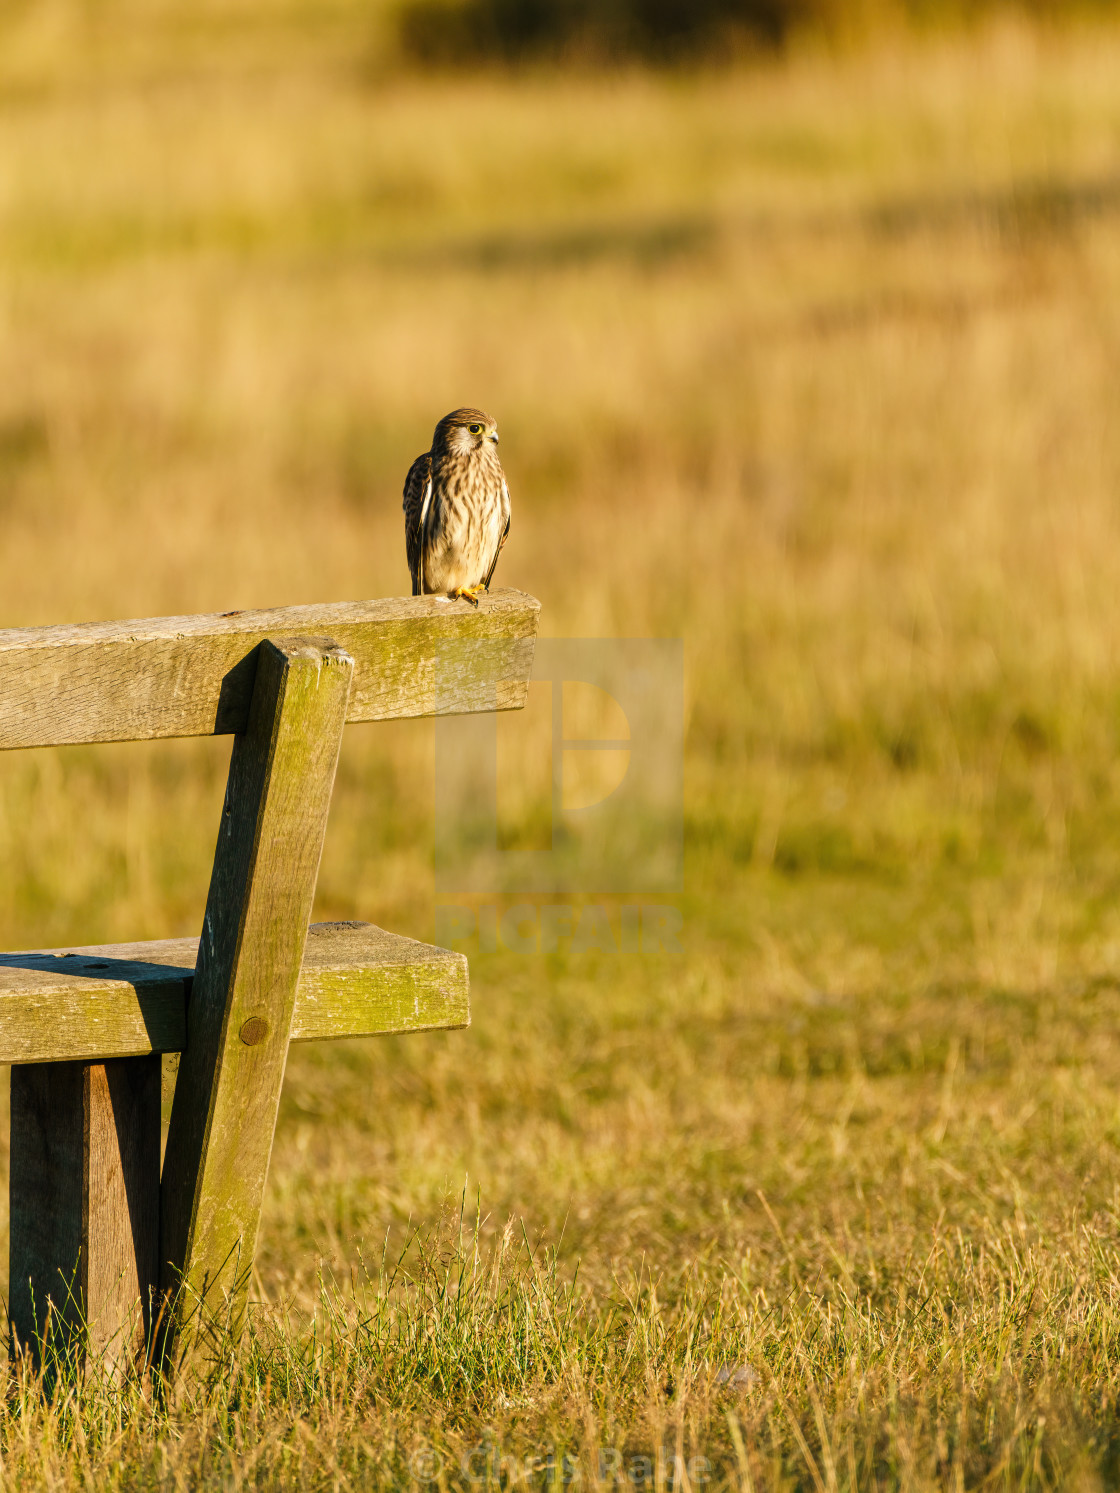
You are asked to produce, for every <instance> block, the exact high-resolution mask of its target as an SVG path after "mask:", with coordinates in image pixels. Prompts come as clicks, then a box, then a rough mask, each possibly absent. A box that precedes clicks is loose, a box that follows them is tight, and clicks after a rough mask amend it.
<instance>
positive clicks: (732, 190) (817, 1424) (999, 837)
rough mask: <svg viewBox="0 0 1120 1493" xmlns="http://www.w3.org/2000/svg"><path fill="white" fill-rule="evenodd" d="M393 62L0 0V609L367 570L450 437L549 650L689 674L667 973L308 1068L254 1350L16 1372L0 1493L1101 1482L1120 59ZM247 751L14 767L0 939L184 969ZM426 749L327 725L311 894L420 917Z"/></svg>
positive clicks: (26, 610)
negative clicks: (233, 783) (50, 1384)
mask: <svg viewBox="0 0 1120 1493" xmlns="http://www.w3.org/2000/svg"><path fill="white" fill-rule="evenodd" d="M375 19H376V17H373V18H372V19H371V15H370V14H369V13H367V12H366V11H364V10H363V9H362V8H360V7H359V6H357V4H356V3H355V4H353V5H352V4H350V3H349V0H337V3H335V4H333V5H331V6H323V7H307V8H303V7H301V6H299V5H295V4H292V5H281V4H279V3H275V4H273V5H271V6H268V5H266V4H265V3H264V0H243V3H241V4H240V5H238V6H230V7H216V6H210V7H206V8H204V9H202V10H199V9H198V8H197V7H194V8H192V10H191V11H190V12H187V11H186V9H185V8H184V9H182V10H180V9H178V8H177V7H176V6H175V5H174V4H171V3H166V4H163V5H160V6H158V7H155V6H150V5H144V6H137V5H126V4H125V3H123V0H119V3H118V0H115V3H113V4H111V5H106V6H102V7H96V8H94V7H89V8H87V7H81V6H77V5H73V6H71V5H65V4H62V3H57V4H49V5H43V6H35V7H26V8H23V9H19V8H17V9H15V10H12V11H10V12H4V14H3V19H2V22H0V25H2V34H0V507H2V514H3V535H4V546H3V549H4V561H5V566H4V574H5V586H4V590H3V598H2V605H0V624H2V625H18V624H25V623H35V622H51V621H64V620H80V619H92V618H97V617H111V616H128V615H143V614H147V613H162V612H169V611H174V610H183V611H187V610H202V609H209V608H228V607H234V606H248V605H255V604H262V605H264V604H282V603H287V602H299V601H311V600H317V599H338V598H347V597H358V596H370V595H379V594H399V593H400V592H401V591H402V590H404V588H405V581H406V572H405V567H404V563H403V557H402V553H401V551H402V545H401V536H400V518H399V498H398V493H399V487H400V482H401V479H402V477H403V473H404V471H405V469H406V467H407V464H408V461H409V460H410V459H411V457H412V456H413V455H415V453H416V452H417V451H418V450H420V449H422V448H423V445H424V443H425V441H426V440H427V437H428V435H429V433H430V429H431V426H432V424H433V423H434V420H435V418H436V417H437V416H438V415H439V414H441V413H442V412H443V411H444V410H445V409H447V408H450V407H452V406H453V405H455V404H458V403H462V402H465V401H469V402H472V403H479V404H482V405H483V406H485V407H488V408H490V409H492V410H494V411H495V412H496V413H497V414H498V416H499V417H500V419H501V423H502V430H503V453H504V459H505V462H506V467H507V470H508V472H509V475H510V480H511V486H512V487H513V489H514V501H515V522H514V530H513V534H512V538H511V543H510V545H509V547H508V548H507V551H506V554H505V556H504V557H503V561H502V566H501V570H500V572H499V578H500V580H501V581H502V582H503V583H504V584H508V585H516V586H521V587H523V588H524V589H526V590H529V591H531V592H533V593H535V594H536V595H538V596H539V597H540V598H541V599H542V602H543V604H544V611H543V619H544V631H545V632H546V633H549V634H552V635H556V636H565V635H575V636H578V635H581V634H586V635H600V636H614V635H624V636H625V635H631V636H642V635H655V636H682V637H683V638H684V639H685V652H686V670H687V712H688V721H687V725H688V731H687V760H686V806H685V810H686V891H685V895H684V896H683V898H682V899H681V906H682V908H683V910H684V911H685V915H686V924H685V934H684V941H685V949H686V952H685V954H684V955H682V956H679V957H668V956H666V957H664V958H661V959H654V958H648V957H647V958H629V959H618V960H610V959H607V958H605V957H602V956H591V955H589V956H582V957H577V956H574V955H571V954H567V955H565V954H559V955H553V956H547V957H541V958H539V959H528V958H514V957H513V956H509V955H503V956H499V955H475V956H472V979H473V992H474V994H473V1000H474V1011H475V1018H474V1026H473V1027H472V1029H471V1031H470V1032H469V1033H463V1034H452V1035H449V1036H447V1037H423V1038H414V1039H407V1040H396V1041H388V1040H387V1041H385V1042H381V1043H367V1044H364V1045H349V1046H343V1047H340V1048H335V1049H328V1048H322V1049H317V1050H303V1051H299V1052H297V1053H295V1054H293V1057H292V1061H291V1063H290V1065H289V1074H288V1080H287V1084H286V1089H285V1096H284V1101H283V1107H282V1113H281V1119H280V1125H279V1129H278V1133H277V1139H276V1147H275V1152H274V1157H273V1165H272V1173H271V1178H270V1187H269V1194H268V1199H267V1204H266V1214H265V1220H264V1227H263V1234H262V1243H261V1250H260V1258H259V1271H258V1277H259V1279H258V1294H259V1298H260V1300H261V1302H262V1305H261V1307H260V1310H259V1312H258V1314H257V1317H256V1320H255V1328H254V1336H253V1339H252V1341H251V1342H250V1343H249V1344H248V1345H247V1346H246V1348H245V1349H244V1350H243V1352H242V1353H241V1355H240V1357H239V1358H238V1359H237V1362H236V1366H235V1367H236V1372H232V1371H231V1372H230V1373H226V1374H223V1375H221V1376H220V1377H219V1378H218V1379H217V1380H215V1381H214V1382H213V1383H211V1384H209V1385H203V1386H198V1385H196V1386H193V1387H192V1386H190V1385H189V1384H187V1385H184V1386H183V1387H181V1389H180V1391H179V1393H180V1395H181V1398H180V1399H178V1400H175V1401H173V1402H172V1403H171V1404H170V1405H169V1406H166V1407H162V1408H161V1407H159V1406H151V1405H149V1404H147V1403H146V1402H144V1401H143V1400H142V1399H141V1398H140V1397H139V1396H138V1395H131V1396H130V1395H127V1394H126V1395H123V1396H122V1395H116V1394H114V1393H111V1392H108V1391H101V1390H99V1389H98V1388H97V1386H96V1385H88V1386H86V1387H85V1388H84V1389H83V1390H82V1391H81V1392H80V1393H77V1394H75V1395H71V1396H70V1397H69V1398H68V1397H67V1396H66V1395H59V1396H58V1397H56V1398H55V1399H54V1400H53V1401H48V1402H44V1401H43V1400H42V1399H41V1398H40V1397H39V1396H38V1394H37V1391H36V1388H35V1386H33V1385H28V1384H23V1385H20V1384H19V1383H16V1382H14V1381H12V1382H11V1383H10V1385H9V1389H10V1394H9V1400H8V1409H7V1410H6V1411H4V1412H0V1482H4V1483H10V1484H13V1485H14V1484H15V1483H16V1482H19V1483H20V1484H21V1486H22V1485H24V1484H31V1483H36V1482H38V1483H42V1484H43V1485H49V1486H52V1487H57V1486H70V1485H71V1484H75V1485H76V1484H78V1483H79V1482H85V1483H89V1484H94V1485H97V1486H99V1487H100V1486H120V1487H130V1488H131V1487H137V1486H147V1485H151V1486H159V1487H178V1486H188V1485H195V1484H198V1485H203V1484H205V1485H207V1486H210V1485H212V1486H223V1487H226V1486H229V1487H234V1486H236V1487H246V1486H273V1485H277V1484H281V1483H290V1484H292V1485H296V1486H306V1487H320V1486H322V1487H338V1486H343V1485H347V1486H349V1485H355V1486H358V1485H361V1486H366V1485H369V1486H374V1485H401V1486H410V1485H413V1484H415V1483H416V1482H418V1481H421V1482H422V1481H423V1477H422V1476H421V1475H422V1474H424V1475H426V1474H427V1473H428V1472H434V1471H435V1470H436V1469H437V1468H438V1469H439V1475H438V1481H439V1482H440V1484H441V1485H442V1486H459V1485H469V1484H471V1481H472V1478H474V1479H475V1480H476V1482H477V1483H479V1484H481V1483H484V1482H486V1480H487V1479H489V1480H490V1481H491V1482H496V1481H498V1480H499V1478H498V1474H499V1473H502V1474H503V1475H504V1477H505V1481H506V1485H507V1486H508V1485H510V1483H511V1481H513V1482H516V1481H517V1479H518V1478H520V1479H521V1481H522V1482H524V1483H526V1484H531V1485H536V1486H540V1485H542V1484H543V1483H544V1482H547V1481H548V1480H549V1477H550V1476H551V1478H552V1480H553V1481H556V1480H557V1479H558V1478H559V1477H560V1476H561V1475H562V1473H563V1471H564V1468H563V1465H562V1464H560V1465H559V1467H556V1466H554V1467H553V1472H552V1473H551V1474H550V1473H549V1464H548V1463H547V1460H545V1461H543V1462H540V1463H535V1462H533V1461H532V1460H531V1459H533V1458H541V1459H547V1458H548V1456H550V1455H552V1456H554V1457H555V1458H561V1457H562V1456H563V1455H565V1454H567V1455H568V1456H569V1457H570V1458H573V1459H575V1460H574V1462H572V1463H569V1464H568V1471H569V1472H571V1470H572V1467H573V1466H578V1467H579V1469H580V1472H581V1476H582V1479H583V1482H584V1484H585V1485H589V1484H591V1483H594V1482H595V1481H596V1480H598V1481H599V1482H600V1484H602V1485H609V1484H611V1483H612V1481H614V1478H613V1474H612V1468H614V1467H615V1463H614V1462H613V1460H612V1457H611V1449H617V1450H618V1451H619V1452H620V1454H624V1457H625V1460H624V1462H623V1463H622V1464H621V1470H622V1472H623V1473H625V1474H627V1475H629V1474H634V1475H635V1478H636V1475H637V1474H638V1473H640V1472H641V1471H642V1464H641V1463H640V1462H632V1461H631V1459H632V1458H635V1457H637V1458H641V1457H643V1456H644V1457H649V1458H651V1459H653V1460H652V1465H651V1474H650V1478H649V1479H647V1481H649V1483H650V1486H651V1487H652V1486H653V1485H654V1484H656V1485H657V1486H659V1487H665V1486H666V1485H667V1482H668V1481H669V1480H673V1481H674V1483H675V1486H677V1487H678V1488H680V1489H682V1490H684V1493H688V1489H689V1487H690V1486H692V1487H696V1486H699V1484H700V1482H701V1481H702V1479H703V1477H704V1476H706V1475H707V1474H706V1473H705V1468H704V1466H703V1464H701V1463H699V1462H696V1461H695V1460H694V1459H696V1458H699V1457H706V1458H707V1459H708V1460H709V1462H710V1463H711V1478H712V1481H713V1485H715V1484H717V1483H729V1484H734V1485H735V1486H738V1487H742V1488H748V1487H753V1488H759V1489H760V1488H782V1487H806V1488H809V1487H813V1488H818V1489H821V1488H833V1487H867V1486H871V1485H872V1484H873V1483H877V1484H879V1485H882V1486H895V1485H899V1486H907V1487H914V1488H925V1487H942V1486H944V1487H963V1486H978V1485H980V1484H984V1483H991V1484H992V1485H999V1486H1001V1487H1002V1486H1006V1487H1010V1486H1016V1487H1041V1486H1053V1485H1057V1484H1059V1483H1060V1484H1062V1485H1064V1486H1085V1487H1092V1486H1098V1485H1105V1484H1108V1483H1110V1482H1112V1481H1113V1480H1114V1479H1115V1477H1116V1470H1117V1466H1118V1462H1120V1442H1118V1440H1117V1435H1116V1425H1117V1419H1116V1417H1117V1404H1118V1393H1120V1383H1118V1381H1117V1371H1116V1363H1117V1358H1118V1351H1120V1342H1118V1336H1120V1312H1118V1307H1117V1300H1118V1290H1120V1277H1118V1272H1117V1253H1116V1251H1117V1243H1118V1234H1120V1215H1118V1207H1120V1200H1118V1190H1117V1189H1118V1182H1120V1158H1118V1153H1117V1147H1118V1144H1120V1127H1118V1110H1117V1100H1116V1094H1117V1087H1118V1083H1120V1052H1118V1050H1117V1047H1116V1042H1115V1036H1114V1033H1115V1024H1116V1019H1117V1016H1118V1015H1120V910H1118V908H1120V902H1118V892H1120V812H1118V809H1117V805H1118V802H1120V774H1118V771H1117V768H1116V760H1117V738H1118V735H1120V422H1118V420H1117V414H1116V411H1117V395H1116V391H1117V385H1118V378H1120V89H1117V87H1116V78H1117V76H1118V75H1120V33H1117V32H1115V31H1107V30H1095V31H1094V30H1089V29H1083V30H1080V31H1072V30H1071V31H1067V32H1062V33H1043V32H1031V31H1028V30H1024V29H1021V28H1016V27H1013V26H997V27H995V28H993V29H991V30H989V31H986V32H984V33H982V34H979V35H977V36H974V37H973V38H971V39H970V40H969V41H967V42H963V41H957V42H954V41H943V42H940V43H937V44H934V43H932V42H930V43H927V44H926V45H925V46H923V47H921V48H917V47H914V46H911V45H909V44H904V43H901V42H899V43H894V44H891V45H890V46H884V47H882V48H879V49H877V50H871V51H868V52H864V53H860V54H857V55H851V56H846V57H842V58H839V59H836V58H831V59H830V58H828V57H824V56H813V55H804V56H799V57H795V58H793V59H791V60H789V61H788V62H786V63H783V64H780V65H774V66H773V67H771V68H769V69H758V70H755V71H745V72H744V71H736V72H732V73H723V74H720V73H716V74H712V75H706V76H705V75H698V76H687V77H651V76H644V75H641V74H621V75H599V76H594V77H588V78H582V79H581V78H571V77H567V78H565V77H555V76H550V75H538V76H534V77H532V78H529V79H524V80H517V79H508V78H507V79H499V78H483V79H478V80H470V79H467V80H462V79H460V80H457V81H454V82H451V81H447V80H441V81H437V82H425V81H423V80H418V79H397V78H395V77H394V76H393V75H392V74H391V73H390V72H389V71H388V70H387V68H386V66H385V65H384V64H383V63H381V62H379V61H378V57H379V54H378V51H377V34H376V26H375V24H374V21H375ZM227 750H228V744H224V743H221V742H218V743H171V744H166V745H160V746H158V747H116V748H110V749H105V750H101V749H89V750H68V751H59V752H56V753H35V754H12V755H10V756H7V757H5V758H3V759H2V760H0V940H2V944H3V946H4V947H15V948H18V947H28V946H33V945H36V944H58V943H62V942H66V941H69V940H79V939H80V940H81V941H82V942H90V941H94V940H98V939H113V938H125V937H130V938H136V937H154V936H157V935H169V934H178V933H188V932H192V931H194V930H195V929H196V928H197V924H198V920H199V918H200V915H201V907H202V900H203V897H204V895H205V888H206V880H207V873H208V867H209V861H210V856H211V852H212V835H213V829H214V825H215V824H216V821H217V813H218V807H219V801H220V795H221V790H222V783H223V780H224V770H225V760H226V754H227ZM431 761H432V758H431V734H430V729H429V728H428V727H427V726H425V725H423V724H409V725H401V726H399V727H392V728H377V729H373V728H362V729H355V730H354V731H352V732H351V733H350V734H349V736H348V739H347V743H346V746H345V749H344V761H343V765H342V769H341V775H340V783H339V789H338V793H337V797H336V802H335V807H334V810H333V815H332V823H331V828H330V831H329V836H328V845H327V850H326V854H325V860H324V865H323V872H322V877H321V882H320V893H319V901H318V909H317V911H318V914H319V915H320V916H360V917H368V918H371V919H374V920H376V921H378V922H381V923H384V924H385V925H387V926H389V927H392V928H394V929H398V930H400V931H402V932H410V933H414V934H416V935H418V936H421V937H425V936H426V937H430V936H431V933H432V919H433V911H432V904H433V878H432V869H431V850H430V847H431V840H432V809H431V770H432V768H431ZM464 1196H465V1199H466V1203H465V1207H466V1220H465V1223H464V1224H463V1225H462V1227H461V1228H460V1225H459V1221H458V1218H459V1208H460V1200H461V1199H462V1198H463V1197H464ZM476 1198H477V1199H480V1207H481V1214H480V1216H479V1217H478V1219H477V1228H476V1216H475V1212H476V1207H475V1200H476ZM412 1230H415V1231H417V1232H416V1234H415V1236H413V1235H412V1234H411V1233H410V1231H412ZM522 1230H524V1232H522ZM386 1237H388V1244H387V1246H385V1245H384V1241H385V1240H386ZM409 1238H412V1243H411V1245H410V1246H409V1248H408V1249H407V1251H406V1253H405V1264H404V1266H403V1267H402V1271H401V1272H398V1273H397V1274H396V1275H395V1276H393V1275H392V1265H393V1262H394V1260H395V1259H396V1258H397V1256H398V1254H399V1253H400V1252H401V1251H402V1250H404V1249H405V1245H406V1242H407V1241H408V1240H409ZM526 1241H527V1242H526ZM383 1246H384V1247H385V1250H386V1252H385V1255H384V1258H385V1261H386V1266H385V1270H386V1272H387V1273H385V1274H382V1273H381V1262H382V1259H383ZM3 1253H5V1254H6V1250H5V1251H3ZM321 1273H322V1280H323V1282H325V1284H324V1285H323V1287H322V1292H321V1287H320V1277H321ZM484 1442H485V1444H486V1445H487V1446H489V1447H490V1448H491V1452H490V1453H488V1454H486V1455H483V1454H481V1453H479V1452H478V1450H477V1448H478V1447H479V1446H480V1445H482V1444H483V1443H484ZM495 1448H496V1449H497V1451H496V1452H495V1451H494V1449H495ZM601 1452H603V1453H604V1461H603V1462H602V1463H601V1464H600V1461H599V1456H600V1453H601ZM429 1453H430V1458H431V1460H428V1461H425V1460H424V1457H425V1456H428V1455H429ZM678 1455H679V1458H680V1462H679V1464H677V1466H676V1470H674V1458H675V1457H677V1456H678ZM666 1457H667V1458H668V1461H667V1462H666V1461H665V1458H666ZM464 1458H465V1459H466V1461H464ZM472 1458H473V1460H472ZM502 1458H504V1459H505V1461H504V1464H503V1465H501V1466H499V1465H498V1464H499V1463H501V1461H502ZM659 1458H660V1459H661V1460H660V1462H659V1461H658V1459H659ZM690 1463H691V1469H692V1470H691V1473H690V1472H689V1470H688V1469H689V1466H690ZM464 1468H465V1470H464ZM681 1468H683V1469H684V1472H683V1474H682V1473H681V1471H680V1469H681ZM600 1473H602V1476H600ZM637 1480H639V1481H640V1479H637Z"/></svg>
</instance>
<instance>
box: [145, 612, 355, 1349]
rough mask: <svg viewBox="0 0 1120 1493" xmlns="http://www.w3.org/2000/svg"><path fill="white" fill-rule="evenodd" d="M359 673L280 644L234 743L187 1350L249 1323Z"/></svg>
mask: <svg viewBox="0 0 1120 1493" xmlns="http://www.w3.org/2000/svg"><path fill="white" fill-rule="evenodd" d="M353 667H354V666H353V660H352V659H351V658H350V657H349V656H348V655H347V654H346V653H344V652H342V651H341V650H340V649H338V648H336V647H333V646H330V645H318V644H313V643H311V642H308V641H306V640H304V641H303V642H302V643H301V642H298V641H297V642H293V643H276V644H274V643H272V642H271V641H268V640H266V641H265V642H264V643H263V644H262V645H261V650H260V659H259V662H258V665H257V671H256V681H255V684H254V688H253V702H252V706H251V709H250V712H249V719H248V722H247V728H246V730H245V732H244V733H243V734H239V735H238V737H237V739H236V741H235V742H234V748H233V757H232V760H231V762H230V771H229V783H228V785H227V788H226V801H225V806H224V808H223V810H222V819H221V825H220V827H219V831H218V845H217V850H216V853H215V856H214V869H213V872H212V874H211V878H210V892H209V895H208V897H207V903H206V914H205V917H204V918H203V925H202V938H201V941H200V944H199V951H198V967H197V970H196V973H195V978H194V984H193V987H192V990H191V997H190V1003H189V1005H188V1007H187V1044H186V1047H185V1049H184V1051H183V1056H182V1059H181V1061H180V1067H179V1081H178V1083H177V1084H176V1087H175V1102H174V1104H173V1105H172V1110H171V1123H170V1128H169V1131H168V1136H167V1151H166V1155H165V1157H164V1167H163V1177H162V1181H161V1184H160V1257H161V1258H160V1283H161V1288H162V1290H163V1291H164V1293H165V1296H166V1299H167V1300H168V1301H169V1302H171V1303H172V1316H171V1319H170V1320H171V1324H172V1326H173V1331H174V1334H175V1337H176V1338H178V1339H179V1342H180V1344H181V1345H182V1346H183V1347H184V1348H186V1347H188V1346H189V1345H190V1344H191V1342H192V1341H195V1340H197V1338H198V1337H199V1335H200V1334H206V1333H207V1332H208V1331H209V1329H210V1326H211V1324H214V1325H216V1326H218V1328H219V1330H221V1328H223V1327H226V1326H228V1327H231V1328H233V1329H234V1330H236V1329H237V1327H238V1326H239V1325H240V1321H241V1318H242V1314H243V1306H244V1299H245V1293H246V1290H247V1286H248V1277H249V1271H250V1269H251V1266H252V1261H253V1252H254V1249H255V1247H256V1237H257V1227H258V1224H259V1220H260V1209H261V1202H262V1199H263V1197H264V1186H265V1179H266V1177H267V1174H268V1162H269V1157H270V1155H271V1151H272V1138H273V1134H274V1131H275V1128H276V1112H277V1108H278V1105H279V1102H280V1087H281V1084H282V1082H283V1078H284V1064H285V1061H286V1059H287V1052H288V1035H289V1031H290V1028H291V1024H292V1015H293V1012H294V1009H295V999H296V987H297V984H298V981H299V972H300V967H301V965H302V963H303V953H304V944H305V943H306V941H307V926H308V921H309V918H310V913H311V904H312V900H313V898H314V895H315V881H316V877H317V876H318V871H319V858H320V855H321V853H322V848H323V835H324V833H325V830H326V824H327V811H328V808H329V806H330V799H331V790H332V788H333V786H334V775H335V769H336V766H337V763H338V753H339V748H340V746H341V743H342V730H343V726H344V724H345V720H346V705H347V698H348V695H349V692H350V681H351V678H352V675H353ZM166 1346H167V1350H168V1352H170V1353H171V1354H172V1355H174V1354H175V1350H176V1344H175V1343H174V1341H172V1342H169V1343H168V1344H167V1345H166Z"/></svg>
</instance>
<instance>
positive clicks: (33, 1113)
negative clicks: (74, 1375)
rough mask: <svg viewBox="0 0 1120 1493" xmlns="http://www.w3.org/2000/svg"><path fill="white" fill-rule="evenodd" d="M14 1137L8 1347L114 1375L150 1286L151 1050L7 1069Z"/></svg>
mask: <svg viewBox="0 0 1120 1493" xmlns="http://www.w3.org/2000/svg"><path fill="white" fill-rule="evenodd" d="M11 1137H12V1152H11V1171H10V1182H9V1197H10V1226H11V1233H10V1242H9V1265H8V1269H9V1282H10V1286H9V1303H8V1311H9V1318H10V1324H11V1331H12V1335H13V1339H14V1344H13V1346H18V1347H19V1348H22V1349H24V1350H26V1351H29V1352H30V1353H31V1355H32V1357H33V1359H35V1361H36V1362H40V1361H41V1350H42V1348H43V1347H45V1346H46V1343H47V1340H48V1333H49V1342H50V1345H51V1347H52V1348H53V1350H54V1351H55V1352H56V1353H62V1354H64V1355H68V1356H70V1357H71V1359H72V1360H73V1361H77V1360H80V1359H84V1357H85V1354H86V1352H87V1350H89V1351H92V1353H93V1354H95V1355H96V1356H97V1357H98V1358H99V1360H100V1362H101V1364H102V1366H103V1367H104V1368H106V1369H108V1370H109V1371H110V1372H113V1371H116V1372H117V1373H121V1372H123V1371H124V1370H125V1369H126V1368H127V1367H128V1366H129V1365H130V1364H131V1363H133V1362H134V1361H135V1360H136V1358H137V1356H138V1355H139V1354H141V1353H142V1352H143V1351H144V1349H145V1347H146V1345H147V1342H148V1334H149V1330H150V1328H151V1308H152V1303H153V1300H154V1298H155V1292H156V1287H157V1283H158V1263H159V1250H158V1231H159V1140H160V1060H159V1057H158V1056H149V1057H144V1058H126V1059H117V1060H114V1061H113V1062H109V1063H35V1064H30V1065H19V1066H16V1067H14V1068H13V1069H12V1095H11Z"/></svg>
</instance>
